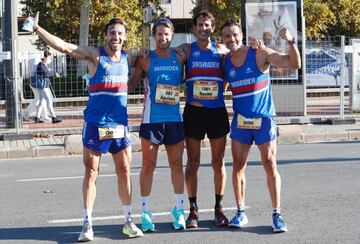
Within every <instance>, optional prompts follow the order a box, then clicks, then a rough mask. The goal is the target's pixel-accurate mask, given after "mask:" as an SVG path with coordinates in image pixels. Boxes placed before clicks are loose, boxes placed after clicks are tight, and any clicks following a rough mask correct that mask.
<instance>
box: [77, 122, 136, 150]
mask: <svg viewBox="0 0 360 244" xmlns="http://www.w3.org/2000/svg"><path fill="white" fill-rule="evenodd" d="M98 128H99V127H98V126H96V125H91V124H88V123H86V122H85V123H84V127H83V131H82V141H83V145H84V146H85V147H87V148H89V149H90V150H92V151H95V152H99V153H107V152H110V153H112V154H114V153H117V152H119V151H121V150H123V149H125V148H127V147H129V146H130V145H131V141H130V132H129V127H128V126H125V127H124V130H125V131H124V132H125V133H124V135H125V137H123V138H116V139H105V140H100V139H99V130H98Z"/></svg>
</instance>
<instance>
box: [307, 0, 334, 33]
mask: <svg viewBox="0 0 360 244" xmlns="http://www.w3.org/2000/svg"><path fill="white" fill-rule="evenodd" d="M304 15H305V25H306V28H305V33H306V36H307V37H309V38H315V39H320V38H322V37H324V36H327V35H328V30H329V28H330V26H331V25H333V24H335V23H336V18H335V15H334V13H333V12H332V11H331V9H330V8H329V5H328V4H327V3H323V2H322V1H319V0H315V1H314V0H304Z"/></svg>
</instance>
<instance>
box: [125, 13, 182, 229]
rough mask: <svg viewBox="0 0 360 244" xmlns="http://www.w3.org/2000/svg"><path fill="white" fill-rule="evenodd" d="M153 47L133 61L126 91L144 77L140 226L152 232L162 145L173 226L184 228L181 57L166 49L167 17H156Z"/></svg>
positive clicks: (169, 26)
mask: <svg viewBox="0 0 360 244" xmlns="http://www.w3.org/2000/svg"><path fill="white" fill-rule="evenodd" d="M152 32H153V36H154V39H155V44H156V48H155V50H154V51H150V53H149V55H148V56H147V57H146V58H144V59H143V58H141V59H138V60H137V63H136V66H135V70H134V72H133V73H132V75H131V78H130V82H129V91H131V90H132V89H133V88H135V86H136V85H137V84H138V83H139V82H140V81H141V80H142V79H143V78H144V87H145V94H144V95H145V96H144V110H143V111H144V112H143V118H142V123H141V126H140V133H139V134H140V137H141V149H142V158H143V159H142V167H141V172H140V193H141V206H142V214H141V228H142V230H143V231H154V230H155V225H154V224H153V221H152V216H153V215H152V213H151V211H150V209H149V201H150V192H151V186H152V183H153V175H154V170H155V167H156V159H157V153H158V149H159V146H160V145H161V144H164V145H165V149H166V152H167V155H168V161H169V165H170V169H171V181H172V183H173V189H174V193H175V199H176V200H175V207H174V208H173V209H172V211H171V215H172V217H173V226H174V228H175V229H186V226H185V217H184V207H183V203H184V172H183V167H182V154H183V151H184V138H185V133H184V126H183V122H182V116H181V110H180V104H179V100H180V84H181V80H182V68H183V65H184V62H185V60H184V58H182V57H180V56H179V55H177V54H176V52H175V51H173V50H170V48H169V47H170V44H171V40H172V37H173V32H174V27H173V24H172V23H171V21H170V20H168V19H165V18H163V19H159V20H157V21H156V22H155V23H154V25H153V30H152Z"/></svg>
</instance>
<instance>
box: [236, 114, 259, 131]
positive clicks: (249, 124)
mask: <svg viewBox="0 0 360 244" xmlns="http://www.w3.org/2000/svg"><path fill="white" fill-rule="evenodd" d="M261 121H262V118H251V119H249V118H245V117H244V116H242V115H241V114H239V115H238V117H237V128H240V129H251V130H259V129H260V128H261Z"/></svg>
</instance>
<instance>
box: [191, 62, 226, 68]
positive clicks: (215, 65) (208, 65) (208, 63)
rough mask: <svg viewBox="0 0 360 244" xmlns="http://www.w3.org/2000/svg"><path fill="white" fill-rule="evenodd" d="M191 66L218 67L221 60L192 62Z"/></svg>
mask: <svg viewBox="0 0 360 244" xmlns="http://www.w3.org/2000/svg"><path fill="white" fill-rule="evenodd" d="M191 64H192V65H191V66H192V67H191V68H208V69H218V68H220V63H219V62H200V61H196V62H192V63H191Z"/></svg>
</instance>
